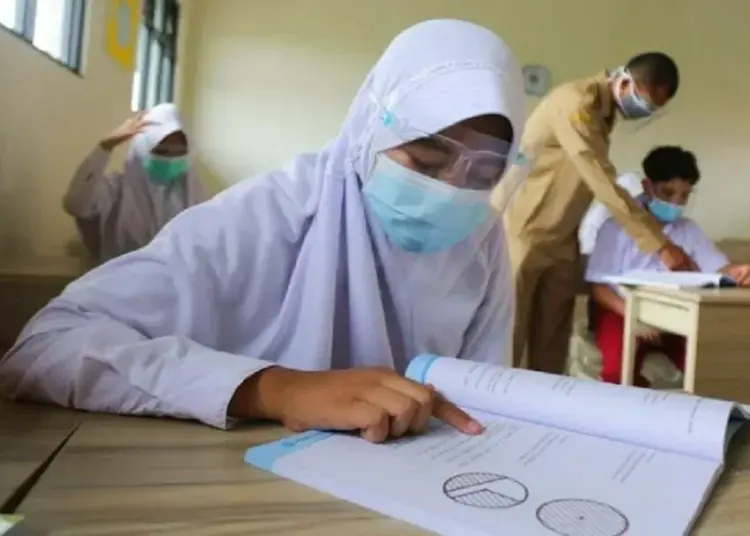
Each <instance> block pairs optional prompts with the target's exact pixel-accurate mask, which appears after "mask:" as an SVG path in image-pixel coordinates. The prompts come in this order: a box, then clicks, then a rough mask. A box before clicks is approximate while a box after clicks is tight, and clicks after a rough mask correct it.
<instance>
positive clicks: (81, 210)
mask: <svg viewBox="0 0 750 536" xmlns="http://www.w3.org/2000/svg"><path fill="white" fill-rule="evenodd" d="M126 142H129V147H128V153H127V156H126V158H125V166H124V169H123V171H122V172H120V173H106V167H107V163H108V162H109V157H110V155H111V153H112V151H113V150H114V149H115V148H117V147H119V146H121V145H122V144H124V143H126ZM205 199H206V195H205V192H204V190H203V187H202V186H201V184H200V181H199V180H198V178H197V177H196V175H195V173H194V171H193V169H192V165H191V160H190V145H189V143H188V137H187V134H186V133H185V130H184V128H183V126H182V122H181V121H180V117H179V114H178V112H177V108H176V106H175V105H174V104H160V105H158V106H155V107H154V108H152V109H150V110H149V111H148V112H141V113H138V114H136V115H135V116H133V117H131V118H129V119H128V120H127V121H125V122H124V123H123V124H122V125H120V126H119V127H117V128H116V129H114V130H113V131H112V132H110V133H109V134H107V135H106V136H105V137H104V138H103V139H102V140H101V141H100V142H99V144H98V145H97V147H96V148H95V149H94V151H93V152H92V153H91V154H90V155H89V156H88V157H87V158H86V160H84V161H83V163H82V164H81V165H80V167H79V168H78V170H77V171H76V174H75V176H74V177H73V180H72V181H71V183H70V186H69V188H68V192H67V193H66V195H65V198H64V200H63V207H64V209H65V211H66V212H67V213H68V214H70V215H71V216H73V218H75V220H76V226H77V227H78V231H79V233H80V235H81V240H82V241H83V243H84V245H85V246H86V249H87V250H88V252H89V255H90V257H91V259H92V261H94V262H95V263H97V264H98V263H101V262H104V261H107V260H109V259H112V258H114V257H117V256H119V255H121V254H123V253H127V252H128V251H132V250H135V249H138V248H140V247H142V246H145V245H146V244H148V243H149V242H150V241H151V239H152V238H153V237H154V236H155V235H156V233H158V232H159V230H160V229H161V228H162V227H164V225H166V223H167V222H168V221H169V220H171V219H172V218H173V217H174V216H176V215H177V214H178V213H180V212H182V211H183V210H185V209H186V208H188V207H190V206H193V205H195V204H198V203H201V202H202V201H205Z"/></svg>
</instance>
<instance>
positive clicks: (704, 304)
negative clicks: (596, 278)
mask: <svg viewBox="0 0 750 536" xmlns="http://www.w3.org/2000/svg"><path fill="white" fill-rule="evenodd" d="M623 291H624V293H625V295H626V309H625V333H624V337H625V340H624V346H623V359H622V383H623V384H625V385H632V383H633V374H634V364H635V348H636V330H637V327H638V325H639V324H645V325H647V326H651V327H654V328H657V329H660V330H662V331H667V332H670V333H676V334H678V335H683V336H684V337H685V338H686V339H687V346H686V350H687V353H686V356H685V376H684V377H685V380H684V386H683V388H684V390H685V391H688V392H690V393H695V394H697V395H701V396H709V397H714V398H723V399H727V400H733V401H737V402H742V403H745V404H748V403H750V290H747V289H690V290H688V289H681V290H672V289H664V288H653V287H650V288H646V287H637V288H623Z"/></svg>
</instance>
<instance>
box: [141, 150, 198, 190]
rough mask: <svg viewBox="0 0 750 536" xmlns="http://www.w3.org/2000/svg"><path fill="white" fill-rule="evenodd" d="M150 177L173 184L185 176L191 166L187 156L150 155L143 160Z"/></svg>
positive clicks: (155, 180) (156, 180)
mask: <svg viewBox="0 0 750 536" xmlns="http://www.w3.org/2000/svg"><path fill="white" fill-rule="evenodd" d="M143 167H144V168H145V170H146V172H147V173H148V178H149V179H150V180H152V181H154V182H158V183H159V184H172V183H174V182H177V181H178V180H180V179H181V178H183V177H184V176H185V174H186V173H187V172H188V169H189V168H190V162H189V160H188V158H187V157H186V156H180V157H174V156H173V157H166V156H154V155H150V156H149V157H147V158H146V159H145V160H144V162H143Z"/></svg>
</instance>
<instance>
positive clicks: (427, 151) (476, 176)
mask: <svg viewBox="0 0 750 536" xmlns="http://www.w3.org/2000/svg"><path fill="white" fill-rule="evenodd" d="M381 120H382V121H383V124H384V125H385V126H386V127H387V128H389V130H390V131H391V132H392V133H393V134H394V135H395V136H396V137H397V138H398V139H400V140H403V147H402V148H403V150H404V151H405V152H406V153H407V154H408V155H409V157H410V159H411V161H412V163H413V164H414V166H415V168H417V169H416V171H419V172H420V173H423V174H424V175H427V176H428V177H431V178H433V179H437V180H440V181H442V182H446V183H449V184H451V185H453V186H456V187H458V188H467V189H472V190H490V189H492V188H493V187H494V186H496V185H497V184H498V182H499V181H500V179H501V177H502V176H503V174H504V173H505V171H506V169H507V167H508V154H509V153H510V149H511V144H510V143H509V142H507V141H505V140H500V139H498V138H494V137H492V136H489V135H487V134H482V133H481V132H476V131H470V132H469V133H468V134H467V136H466V138H465V139H464V141H463V142H459V141H457V140H454V139H452V138H449V137H448V136H444V135H442V134H429V133H426V132H424V131H421V130H420V129H418V128H415V127H413V126H412V125H410V124H409V123H407V122H406V121H404V120H402V119H399V118H396V117H395V116H394V115H393V114H391V113H389V112H385V113H383V114H382V115H381Z"/></svg>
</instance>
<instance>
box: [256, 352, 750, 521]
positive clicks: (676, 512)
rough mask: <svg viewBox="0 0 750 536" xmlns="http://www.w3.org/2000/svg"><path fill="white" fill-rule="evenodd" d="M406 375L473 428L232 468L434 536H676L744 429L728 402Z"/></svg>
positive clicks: (486, 370)
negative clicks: (472, 421) (249, 469)
mask: <svg viewBox="0 0 750 536" xmlns="http://www.w3.org/2000/svg"><path fill="white" fill-rule="evenodd" d="M407 376H408V377H409V378H411V379H413V380H415V381H418V382H420V383H429V384H431V385H433V386H435V387H436V388H437V389H438V390H439V391H440V392H441V393H442V394H443V395H444V396H446V397H447V398H448V399H450V400H452V401H454V402H455V403H457V404H458V405H459V406H461V407H462V408H464V409H465V410H467V411H468V412H469V413H470V414H472V415H473V416H474V417H475V418H477V419H478V420H479V421H480V422H482V423H483V424H484V426H485V427H486V428H485V431H484V433H482V434H481V435H478V436H467V435H463V434H461V433H460V432H457V431H456V430H454V429H452V428H450V427H448V426H446V425H442V424H440V423H434V426H433V428H432V429H431V431H429V432H428V433H426V434H424V435H422V436H416V437H406V438H402V439H398V440H394V441H390V442H388V443H385V444H380V445H374V444H370V443H368V442H366V441H365V440H363V439H360V438H359V437H357V436H354V435H351V434H337V433H331V432H317V431H313V432H306V433H303V434H297V435H293V436H290V437H287V438H285V439H282V440H281V441H276V442H274V443H269V444H267V445H261V446H258V447H254V448H251V449H249V450H248V451H247V454H246V456H245V461H246V462H247V463H249V464H251V465H254V466H256V467H259V468H261V469H265V470H267V471H271V472H273V473H275V474H277V475H280V476H282V477H285V478H288V479H291V480H294V481H296V482H299V483H301V484H304V485H307V486H309V487H312V488H315V489H318V490H321V491H324V492H327V493H329V494H331V495H334V496H336V497H339V498H341V499H344V500H347V501H350V502H353V503H357V504H360V505H362V506H364V507H366V508H370V509H372V510H375V511H377V512H380V513H382V514H385V515H387V516H390V517H393V518H397V519H401V520H404V521H407V522H409V523H412V524H414V525H417V526H419V527H422V528H424V529H427V530H429V531H432V532H435V533H438V534H442V535H445V536H496V535H498V534H511V535H523V536H555V535H559V536H622V535H626V534H627V535H632V536H652V535H659V536H681V535H683V534H688V533H689V531H690V529H691V527H692V525H693V523H694V522H695V519H696V517H697V516H698V514H699V513H700V511H701V509H702V507H703V505H704V504H705V502H706V500H707V498H708V497H709V494H710V492H711V490H712V488H713V486H714V484H715V482H716V479H717V478H718V476H719V475H720V473H721V471H722V468H723V463H724V454H725V451H726V446H727V443H728V441H729V439H730V438H731V436H732V434H734V432H735V431H736V430H737V428H738V427H739V425H740V424H741V423H742V422H743V421H744V420H745V419H746V418H747V417H748V413H747V412H746V409H747V408H744V407H741V406H738V405H735V404H733V403H731V402H725V401H720V400H713V399H707V398H701V397H696V396H690V395H685V394H679V393H669V392H660V391H654V390H649V389H641V388H638V387H626V386H621V385H614V384H607V383H601V382H596V381H592V380H584V379H576V378H570V377H566V376H557V375H552V374H544V373H540V372H533V371H527V370H520V369H511V368H505V367H499V366H493V365H486V364H481V363H475V362H472V361H462V360H457V359H451V358H439V357H434V356H420V357H417V358H415V359H414V360H413V361H412V362H411V364H410V365H409V368H408V370H407Z"/></svg>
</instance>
